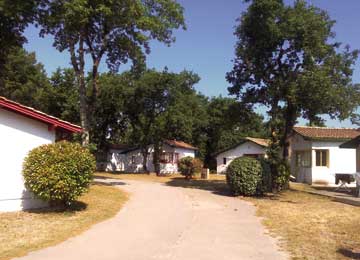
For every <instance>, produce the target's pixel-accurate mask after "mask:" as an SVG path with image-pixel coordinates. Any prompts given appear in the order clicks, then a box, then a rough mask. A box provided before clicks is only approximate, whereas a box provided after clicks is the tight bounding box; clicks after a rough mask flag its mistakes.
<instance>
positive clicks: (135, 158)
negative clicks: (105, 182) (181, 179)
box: [105, 140, 197, 174]
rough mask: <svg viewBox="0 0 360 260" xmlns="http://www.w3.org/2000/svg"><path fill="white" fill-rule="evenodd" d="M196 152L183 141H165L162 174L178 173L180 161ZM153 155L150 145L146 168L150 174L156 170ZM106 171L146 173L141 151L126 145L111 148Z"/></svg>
mask: <svg viewBox="0 0 360 260" xmlns="http://www.w3.org/2000/svg"><path fill="white" fill-rule="evenodd" d="M196 150H197V148H196V147H194V146H192V145H191V144H188V143H185V142H182V141H177V140H165V141H164V143H163V146H162V154H161V155H160V172H161V173H164V174H165V173H167V174H172V173H177V172H178V161H179V160H180V159H181V158H183V157H187V156H190V157H195V152H196ZM153 154H154V146H153V145H150V146H149V155H148V158H147V167H146V168H147V170H148V171H149V172H154V170H155V167H154V164H153ZM105 171H119V172H131V173H140V172H144V167H143V155H142V153H141V150H140V149H139V148H138V147H132V148H129V147H128V148H126V146H125V145H112V146H110V147H109V151H108V155H107V163H106V167H105Z"/></svg>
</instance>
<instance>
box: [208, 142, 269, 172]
mask: <svg viewBox="0 0 360 260" xmlns="http://www.w3.org/2000/svg"><path fill="white" fill-rule="evenodd" d="M268 145H269V140H267V139H261V138H252V137H246V138H244V139H243V140H242V141H241V142H240V143H237V144H235V145H234V146H231V147H229V148H227V149H225V150H222V151H220V152H218V153H216V154H215V156H216V164H217V168H216V171H217V173H225V171H226V169H227V167H228V166H229V164H230V163H231V162H232V161H233V160H234V159H236V158H238V157H242V156H249V157H255V158H259V157H264V156H265V154H266V148H267V147H268Z"/></svg>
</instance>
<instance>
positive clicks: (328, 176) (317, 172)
mask: <svg viewBox="0 0 360 260" xmlns="http://www.w3.org/2000/svg"><path fill="white" fill-rule="evenodd" d="M342 143H343V142H318V141H317V142H313V143H312V147H313V151H312V182H313V183H314V182H315V183H316V182H327V183H329V184H334V183H335V173H355V172H356V149H341V148H339V146H340V145H341V144H342ZM315 149H329V167H317V166H316V161H315V160H316V158H315Z"/></svg>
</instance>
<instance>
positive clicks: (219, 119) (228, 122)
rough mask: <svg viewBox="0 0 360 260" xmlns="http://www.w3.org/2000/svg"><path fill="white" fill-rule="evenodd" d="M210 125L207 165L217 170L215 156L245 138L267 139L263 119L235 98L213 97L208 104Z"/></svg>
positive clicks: (207, 130)
mask: <svg viewBox="0 0 360 260" xmlns="http://www.w3.org/2000/svg"><path fill="white" fill-rule="evenodd" d="M206 111H207V115H208V121H209V122H208V125H207V127H206V129H205V133H206V135H207V142H206V154H205V164H206V165H207V166H208V167H209V168H210V169H216V160H215V158H213V154H214V153H215V152H218V151H220V150H222V149H226V148H228V147H230V146H232V145H234V143H238V142H239V141H240V140H242V139H243V138H244V137H248V136H250V137H266V136H268V135H267V133H266V131H265V130H264V124H263V117H262V116H260V115H258V114H256V113H255V112H253V111H252V110H251V109H249V108H247V107H246V106H244V105H243V104H241V103H240V102H238V101H236V100H235V99H234V98H228V97H221V96H219V97H213V98H211V99H210V100H209V102H208V104H207V108H206Z"/></svg>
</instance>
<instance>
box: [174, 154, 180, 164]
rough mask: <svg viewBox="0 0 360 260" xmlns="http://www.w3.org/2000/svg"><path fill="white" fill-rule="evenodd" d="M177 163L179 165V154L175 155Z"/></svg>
mask: <svg viewBox="0 0 360 260" xmlns="http://www.w3.org/2000/svg"><path fill="white" fill-rule="evenodd" d="M174 155H175V163H178V162H179V154H178V153H175V154H174Z"/></svg>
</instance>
